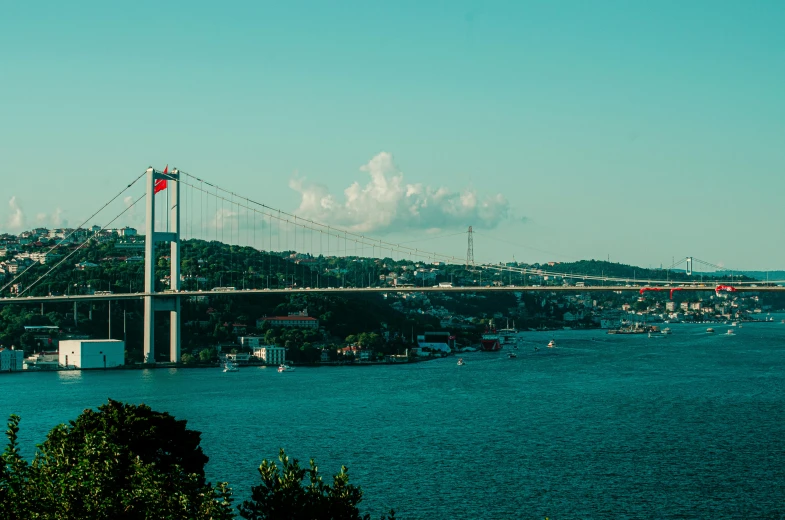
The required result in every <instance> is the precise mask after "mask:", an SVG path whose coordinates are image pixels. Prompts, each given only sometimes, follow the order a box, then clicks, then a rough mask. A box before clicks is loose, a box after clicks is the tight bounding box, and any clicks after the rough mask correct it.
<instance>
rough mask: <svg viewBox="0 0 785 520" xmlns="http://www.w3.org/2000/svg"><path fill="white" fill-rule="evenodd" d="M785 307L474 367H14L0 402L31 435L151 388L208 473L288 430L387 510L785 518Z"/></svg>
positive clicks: (257, 457)
mask: <svg viewBox="0 0 785 520" xmlns="http://www.w3.org/2000/svg"><path fill="white" fill-rule="evenodd" d="M779 319H780V318H779V317H778V318H777V322H776V323H759V324H744V326H743V328H742V329H737V330H736V335H735V336H732V337H728V336H725V335H723V333H724V332H725V331H726V330H727V329H728V327H727V326H724V327H723V326H714V327H715V329H717V334H715V335H708V334H706V332H705V330H706V327H707V326H706V325H673V326H672V329H673V334H672V335H671V336H669V337H666V338H662V339H649V338H647V337H646V336H610V335H607V334H605V333H604V332H603V331H589V332H578V331H560V332H554V333H524V334H522V339H523V342H524V343H523V345H522V346H521V348H520V350H519V351H518V354H519V356H518V358H517V359H508V358H507V357H506V355H505V353H503V352H502V353H473V354H468V355H464V356H463V357H464V359H465V360H466V365H465V366H463V367H459V366H456V359H455V358H452V357H451V358H445V359H440V360H434V361H429V362H426V363H418V364H413V365H397V366H372V367H335V368H332V367H330V368H311V369H309V368H298V369H297V370H296V371H294V372H291V373H284V374H279V373H277V372H276V371H275V370H274V369H265V368H245V369H242V370H241V371H240V372H238V373H229V374H224V373H222V372H221V371H220V370H219V369H210V370H208V369H202V370H198V369H193V370H147V371H120V372H84V373H80V372H59V373H32V374H0V390H1V391H2V393H1V394H0V395H2V400H1V401H0V412H2V415H8V414H9V413H18V414H20V415H21V416H22V430H21V437H22V439H23V441H25V442H29V443H30V444H32V443H33V442H40V441H41V440H43V438H44V435H45V433H46V431H48V430H49V429H50V428H51V427H52V426H54V425H55V424H57V423H58V422H63V421H66V420H68V419H71V418H74V417H75V416H76V415H78V413H79V412H80V411H81V410H82V409H84V408H86V407H95V406H98V405H99V404H101V403H102V402H104V401H105V400H106V398H107V397H112V398H114V399H118V400H123V401H128V402H133V403H139V402H145V403H147V404H149V405H151V406H152V407H154V408H156V409H160V410H166V411H169V412H171V413H172V414H174V415H175V416H176V417H178V418H183V419H187V420H188V423H189V425H190V427H191V428H194V429H197V430H200V431H202V432H203V447H204V449H205V451H206V452H207V454H208V455H209V456H210V463H209V466H208V470H209V476H210V478H211V479H222V480H228V481H229V482H230V483H231V484H232V485H233V486H234V487H235V490H236V493H237V494H238V495H239V496H243V495H246V494H247V493H248V489H249V488H250V486H251V485H252V484H254V483H255V482H256V478H257V473H256V467H257V466H258V464H259V462H260V461H261V459H262V458H264V457H267V458H271V457H275V456H276V455H277V451H278V448H279V447H285V448H286V449H287V451H288V452H289V453H290V454H291V455H293V456H295V457H297V458H300V459H308V458H309V457H315V458H316V460H317V462H318V463H319V466H320V468H321V469H322V470H323V471H326V472H335V471H336V470H337V469H338V468H339V465H340V464H341V463H343V464H346V465H347V466H348V467H349V470H350V475H351V476H352V480H353V481H354V482H355V483H358V484H360V485H362V487H363V488H364V490H365V494H366V499H365V501H364V502H363V505H364V509H365V510H367V511H370V512H373V513H374V515H376V514H378V513H380V512H381V511H383V510H385V509H386V508H389V507H394V508H395V509H396V510H397V511H399V516H400V517H401V518H450V519H458V518H542V517H544V516H549V517H550V518H554V519H564V518H609V517H614V518H783V517H785V505H783V504H785V490H784V489H783V485H784V483H785V373H784V372H783V367H784V366H785V324H781V323H779ZM551 337H553V338H555V339H556V341H557V344H558V345H559V347H558V348H556V349H546V348H544V346H545V344H546V343H547V341H548V340H549V339H550V338H551ZM534 345H538V346H540V347H543V348H542V349H541V350H540V351H539V352H537V353H534V352H533V346H534Z"/></svg>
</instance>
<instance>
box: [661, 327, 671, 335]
mask: <svg viewBox="0 0 785 520" xmlns="http://www.w3.org/2000/svg"><path fill="white" fill-rule="evenodd" d="M662 333H663V334H670V333H671V329H670V327H665V328H664V329H662Z"/></svg>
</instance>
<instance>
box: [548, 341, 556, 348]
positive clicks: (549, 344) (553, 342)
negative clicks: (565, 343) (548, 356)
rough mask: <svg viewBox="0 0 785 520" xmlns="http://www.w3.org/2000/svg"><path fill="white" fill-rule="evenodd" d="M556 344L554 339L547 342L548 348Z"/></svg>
mask: <svg viewBox="0 0 785 520" xmlns="http://www.w3.org/2000/svg"><path fill="white" fill-rule="evenodd" d="M555 346H556V342H555V341H554V340H550V341H549V342H548V348H554V347H555Z"/></svg>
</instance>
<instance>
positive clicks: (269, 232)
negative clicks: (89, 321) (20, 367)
mask: <svg viewBox="0 0 785 520" xmlns="http://www.w3.org/2000/svg"><path fill="white" fill-rule="evenodd" d="M140 181H141V183H142V184H143V186H144V190H143V193H142V194H141V195H139V196H137V197H136V198H133V197H128V196H127V195H126V194H127V193H129V192H130V191H132V190H133V188H134V187H135V186H137V185H138V184H139V183H140ZM124 196H125V197H124ZM121 197H124V199H121ZM118 200H126V201H127V203H126V206H125V208H124V209H123V210H122V211H119V212H118V213H117V214H115V215H113V216H112V217H111V218H109V219H108V221H107V222H106V224H104V225H103V226H102V227H101V228H100V229H98V230H95V231H93V233H92V234H91V235H90V236H87V237H84V238H83V239H82V240H81V241H80V242H78V243H77V244H75V245H72V240H71V237H72V235H74V234H75V233H77V232H78V231H79V230H82V229H83V227H82V226H86V225H87V224H88V222H90V221H92V220H93V219H95V218H97V217H98V215H99V214H101V213H103V212H104V211H105V210H106V209H107V208H108V207H109V206H110V205H111V204H112V203H115V202H116V201H118ZM143 200H144V206H145V233H144V242H143V247H144V269H143V290H141V291H139V290H137V291H133V290H132V284H131V287H129V291H128V292H127V293H115V292H110V291H91V294H64V295H55V294H51V293H50V294H48V295H34V294H32V291H33V290H34V289H35V288H36V287H40V286H41V285H42V284H44V283H45V281H46V279H47V277H48V276H50V275H51V274H52V273H55V272H56V271H57V270H58V269H59V268H61V267H62V266H64V265H65V266H68V265H73V262H74V260H75V259H79V258H80V256H79V253H80V251H83V248H84V247H85V246H86V245H88V244H89V243H90V241H91V239H93V238H94V237H96V236H98V235H100V234H101V233H102V232H104V231H105V230H108V229H111V226H112V225H113V224H114V223H115V222H117V221H118V220H119V219H121V218H122V217H123V216H124V215H126V214H127V213H129V212H131V211H134V210H135V208H137V205H138V204H140V203H141V202H142V201H143ZM455 235H456V236H457V235H463V236H466V235H468V237H467V238H468V240H467V242H468V249H467V255H466V257H465V258H463V257H456V256H454V255H449V254H440V253H438V252H435V251H428V250H423V249H419V248H413V247H411V246H410V245H407V243H405V242H404V243H395V242H390V241H385V240H382V239H376V238H372V237H369V236H367V235H365V234H364V233H362V232H359V231H357V230H351V229H343V228H341V227H336V226H332V225H330V224H326V223H321V222H317V221H314V220H313V219H307V218H303V217H301V216H297V215H295V214H292V213H289V212H285V211H282V210H280V209H276V208H273V207H271V206H268V205H266V204H264V203H261V202H258V201H255V200H253V199H251V198H249V197H247V196H245V195H241V194H238V193H236V192H234V191H230V190H228V189H225V188H222V187H220V186H219V185H217V184H215V183H212V182H209V181H207V180H204V179H201V178H199V177H196V176H193V175H190V174H188V173H187V172H184V171H180V170H178V169H173V170H172V171H171V172H170V171H168V168H166V169H164V170H163V171H159V170H155V169H154V168H152V167H151V168H148V169H147V170H146V171H144V172H142V173H141V174H140V175H139V176H138V177H136V178H135V179H134V180H133V181H132V182H130V183H129V184H128V185H127V186H126V187H125V188H123V189H122V190H121V191H120V192H119V193H117V194H116V195H115V196H114V197H113V198H111V199H110V200H109V201H107V202H106V203H105V204H104V205H102V206H101V207H100V208H99V210H98V211H96V212H95V213H93V214H92V215H91V216H90V217H88V219H86V220H85V221H84V223H83V224H82V225H80V226H78V227H77V228H75V229H73V230H71V231H70V232H69V233H68V234H66V235H65V236H63V237H62V238H61V239H60V240H59V241H58V242H57V243H56V244H54V245H53V246H51V248H50V249H49V251H48V253H53V252H55V251H56V250H64V251H68V252H67V254H64V255H62V256H61V257H60V258H58V259H56V260H55V261H54V262H53V263H52V265H51V266H48V264H47V266H48V268H46V269H45V272H43V273H41V274H39V275H38V276H37V277H36V278H35V279H33V280H32V281H26V278H25V277H26V276H31V275H35V274H38V273H39V271H40V269H35V270H34V269H33V268H34V267H36V266H35V264H31V265H30V266H28V267H27V268H25V269H22V270H21V271H19V272H17V273H16V276H13V277H12V279H11V280H10V281H9V282H7V283H5V284H4V285H3V286H2V287H0V304H7V303H30V304H33V303H37V304H42V305H43V304H45V303H64V302H73V303H74V304H76V303H78V302H83V301H110V302H111V301H115V300H143V302H144V354H145V361H146V362H150V363H153V362H154V359H155V356H154V339H155V338H154V324H155V315H156V313H157V312H168V313H169V319H170V353H169V354H170V360H171V361H173V362H176V361H178V360H179V359H180V339H181V333H180V321H181V320H180V311H181V301H182V298H184V297H191V296H204V295H210V294H212V295H238V294H243V295H269V294H292V293H293V292H298V293H300V292H305V293H308V292H330V293H334V292H340V293H387V292H392V291H395V292H439V293H451V292H467V291H471V292H505V291H532V292H538V291H540V292H572V293H575V292H607V291H616V292H640V293H641V294H643V292H644V291H647V290H654V291H659V290H670V291H674V290H679V291H688V292H689V291H715V290H717V285H716V284H719V283H722V284H727V283H728V279H727V278H728V277H727V274H723V276H722V277H721V278H719V279H716V280H715V279H713V278H712V277H710V276H702V279H701V280H700V281H695V282H692V283H684V282H681V283H679V282H675V281H674V280H671V279H670V278H669V277H665V278H664V279H637V278H635V277H633V278H629V277H627V278H620V277H610V276H604V275H600V276H597V275H596V274H587V273H583V274H582V273H565V272H559V271H558V270H549V269H540V268H536V269H535V268H531V267H520V266H517V265H501V264H500V265H495V264H475V262H474V247H473V240H474V239H473V230H472V228H471V227H469V229H468V232H462V233H456V234H455ZM187 240H203V241H207V242H211V241H214V242H221V243H229V244H234V245H237V246H242V247H250V248H253V249H255V250H258V251H266V252H267V254H274V253H272V252H273V251H278V252H284V251H285V252H290V254H289V257H288V258H284V263H285V265H286V266H287V269H288V266H289V264H290V263H291V265H292V270H293V274H294V271H295V269H296V268H297V265H298V264H297V263H296V262H294V261H291V259H292V258H294V259H296V257H297V252H298V251H299V252H300V253H305V252H307V253H308V254H309V255H316V254H318V257H319V258H325V257H344V258H354V259H360V258H371V259H376V258H390V259H393V260H396V259H397V260H409V261H411V262H413V263H415V264H421V265H423V266H435V265H442V264H452V265H458V266H463V267H464V268H465V270H466V271H467V272H468V273H471V274H472V276H470V277H469V278H470V279H471V283H465V284H461V286H454V285H453V284H451V283H443V284H437V285H435V286H431V285H427V286H426V285H425V283H426V282H425V277H422V279H421V283H420V282H418V283H416V284H405V285H393V286H390V285H389V284H388V283H387V282H381V281H380V279H379V277H378V276H376V277H374V276H373V274H372V273H369V274H368V278H367V282H366V280H365V276H364V275H363V277H362V280H358V279H355V280H349V281H348V282H347V281H346V280H345V277H344V278H343V279H341V278H340V277H330V276H322V275H321V273H322V271H323V269H324V266H323V265H321V264H320V265H318V268H319V269H318V270H317V273H316V277H315V278H314V277H313V269H312V267H313V266H305V265H303V266H302V267H301V268H302V271H303V272H305V270H306V269H308V271H309V272H310V274H311V280H313V281H314V283H312V284H311V286H299V287H298V286H296V285H295V284H293V283H292V284H288V283H286V282H285V280H286V279H287V278H288V276H289V275H288V271H287V273H286V274H285V275H284V284H283V287H282V286H281V285H282V284H281V283H280V282H281V280H280V277H279V276H278V275H277V274H275V275H274V274H273V273H272V264H271V263H270V264H269V265H270V270H271V272H270V273H269V274H267V275H266V276H267V284H266V286H265V287H261V288H259V287H253V288H245V287H243V288H236V287H234V286H220V287H213V288H206V290H198V289H197V290H190V289H188V290H185V289H184V288H183V286H182V282H183V279H184V277H183V276H182V265H181V259H182V255H181V253H182V251H181V247H182V246H183V243H184V242H186V241H187ZM165 243H168V244H169V255H168V264H169V275H168V279H165V280H159V279H157V276H156V266H157V260H158V258H159V256H160V255H157V254H156V253H157V251H156V250H157V248H158V245H159V244H165ZM139 245H141V244H139ZM64 246H65V247H64ZM292 252H293V253H292ZM280 254H281V253H278V255H279V256H280ZM694 263H698V264H699V265H702V266H703V267H704V268H714V269H721V268H720V266H717V265H714V264H711V263H709V262H704V261H701V260H697V259H694V258H692V257H685V258H683V259H681V260H679V262H674V263H673V265H671V266H668V267H666V268H665V269H661V270H660V271H662V272H665V273H668V272H670V271H671V270H672V269H675V268H677V266H680V265H682V264H683V265H685V266H686V268H685V269H684V272H685V273H686V274H687V275H692V269H693V265H694ZM483 273H486V274H485V282H483ZM271 276H272V277H273V279H274V282H276V283H274V284H273V286H272V287H270V278H271ZM514 276H515V277H517V280H515V281H514V280H513V277H514ZM505 277H507V282H506V283H504V279H505ZM494 278H498V279H499V280H494ZM527 279H528V280H531V279H537V280H542V279H545V280H548V279H551V280H563V281H564V282H563V283H564V285H553V284H543V285H540V284H533V283H530V282H527ZM490 280H494V281H495V282H496V283H494V284H491V283H490ZM569 281H573V282H574V284H575V285H570V284H569ZM515 282H517V283H515ZM731 283H732V284H733V285H732V286H730V287H731V289H732V290H733V291H740V292H745V291H755V292H777V291H783V290H785V287H780V286H778V285H777V283H779V282H776V283H775V282H771V283H767V284H762V283H761V282H751V281H749V280H739V279H737V280H735V281H734V280H733V278H732V276H731ZM723 287H725V286H723ZM9 289H14V294H13V295H11V294H9V293H8V290H9ZM3 293H5V294H6V295H7V296H4V297H3V296H2V295H3ZM671 294H672V292H671Z"/></svg>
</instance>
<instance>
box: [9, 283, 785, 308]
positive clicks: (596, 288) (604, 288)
mask: <svg viewBox="0 0 785 520" xmlns="http://www.w3.org/2000/svg"><path fill="white" fill-rule="evenodd" d="M644 287H656V289H658V290H659V291H660V292H661V293H663V294H665V293H667V292H669V291H670V290H671V289H678V291H679V292H714V287H715V286H714V285H704V286H700V285H687V286H683V287H678V286H673V287H667V286H666V287H662V286H648V285H634V286H618V285H592V286H587V287H574V286H538V285H525V286H524V285H506V286H503V287H471V286H469V287H344V288H338V287H330V288H327V287H321V288H316V287H314V288H301V289H300V288H298V289H235V290H229V291H223V290H222V291H212V290H210V291H180V292H177V293H175V292H171V291H169V292H167V291H164V292H157V293H153V294H151V295H150V294H147V293H118V294H80V295H63V296H27V297H24V296H23V297H21V298H13V297H11V298H0V305H3V304H14V303H65V302H82V301H106V300H113V301H116V300H140V299H142V298H144V297H145V296H153V297H155V298H171V297H172V296H175V295H179V296H185V297H187V296H231V295H239V294H242V295H246V296H250V295H265V294H291V293H328V294H332V293H341V294H345V293H348V294H354V293H357V294H367V293H390V292H399V293H400V292H438V293H453V292H560V293H587V292H612V291H620V292H639V291H640V290H641V289H642V288H644ZM735 287H736V292H739V293H742V292H782V291H785V287H780V286H773V287H772V286H767V287H751V286H735Z"/></svg>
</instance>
